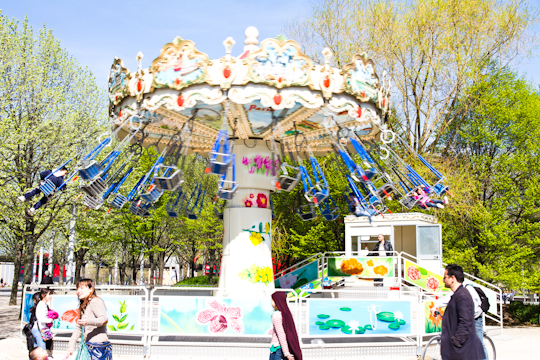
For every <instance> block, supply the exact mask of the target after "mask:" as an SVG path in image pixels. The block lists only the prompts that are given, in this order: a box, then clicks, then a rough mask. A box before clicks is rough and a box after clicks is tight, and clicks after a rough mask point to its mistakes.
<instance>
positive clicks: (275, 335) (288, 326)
mask: <svg viewBox="0 0 540 360" xmlns="http://www.w3.org/2000/svg"><path fill="white" fill-rule="evenodd" d="M272 306H273V308H274V310H275V311H274V313H273V314H272V343H271V347H270V360H281V359H285V358H287V360H302V350H301V349H300V342H299V341H298V334H297V333H296V327H295V326H294V319H293V317H292V314H291V310H289V305H288V304H287V294H286V293H284V292H275V293H273V294H272Z"/></svg>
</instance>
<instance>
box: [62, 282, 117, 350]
mask: <svg viewBox="0 0 540 360" xmlns="http://www.w3.org/2000/svg"><path fill="white" fill-rule="evenodd" d="M77 297H78V298H79V303H80V305H79V319H78V320H77V325H76V327H75V331H74V332H73V335H71V339H70V340H69V344H68V349H67V356H66V359H67V358H68V357H69V356H70V355H71V354H72V353H73V350H74V349H75V343H76V342H77V339H79V338H80V337H81V333H82V334H84V341H85V344H86V346H87V347H88V352H89V354H90V359H91V360H112V345H111V343H110V342H109V337H108V336H107V326H106V325H107V321H108V320H107V309H106V308H105V303H104V302H103V300H102V299H101V298H99V297H98V296H97V294H96V288H95V284H94V281H92V280H91V279H80V280H79V281H77Z"/></svg>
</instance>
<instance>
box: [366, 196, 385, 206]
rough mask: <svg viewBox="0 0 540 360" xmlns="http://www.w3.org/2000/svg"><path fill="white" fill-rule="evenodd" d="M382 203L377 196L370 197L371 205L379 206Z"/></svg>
mask: <svg viewBox="0 0 540 360" xmlns="http://www.w3.org/2000/svg"><path fill="white" fill-rule="evenodd" d="M381 204H382V203H381V199H379V198H378V197H377V196H375V195H373V196H371V197H370V198H369V205H372V206H379V205H381Z"/></svg>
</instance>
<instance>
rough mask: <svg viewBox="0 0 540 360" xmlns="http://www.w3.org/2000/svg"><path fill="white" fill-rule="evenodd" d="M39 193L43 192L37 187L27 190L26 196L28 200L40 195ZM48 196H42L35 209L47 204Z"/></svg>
mask: <svg viewBox="0 0 540 360" xmlns="http://www.w3.org/2000/svg"><path fill="white" fill-rule="evenodd" d="M38 194H41V190H39V188H35V189H34V190H32V191H29V192H27V193H26V194H24V198H25V199H26V200H28V199H31V198H33V197H34V196H36V195H38ZM47 200H48V199H47V197H46V196H42V197H41V199H40V200H39V201H38V202H37V203H35V204H34V209H36V210H37V209H39V208H40V207H42V206H43V205H45V204H46V203H47Z"/></svg>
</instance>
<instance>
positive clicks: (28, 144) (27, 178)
mask: <svg viewBox="0 0 540 360" xmlns="http://www.w3.org/2000/svg"><path fill="white" fill-rule="evenodd" d="M0 74H1V75H0V143H1V144H2V151H1V152H0V165H1V167H0V168H1V170H0V184H1V186H2V194H1V195H0V222H2V223H3V224H4V225H5V226H7V227H8V228H9V229H10V232H11V234H12V236H13V237H14V238H15V239H16V240H17V242H16V244H15V247H16V248H15V249H14V253H15V254H16V256H15V257H14V262H15V270H14V275H15V276H14V280H13V288H12V294H11V299H10V304H12V305H14V304H15V303H16V294H17V285H18V279H19V276H18V275H19V270H20V267H21V265H22V264H24V282H25V283H29V282H30V278H31V269H32V260H33V256H34V247H35V245H36V243H37V241H38V240H39V238H40V237H41V236H42V235H43V234H44V233H45V232H46V231H47V229H48V228H49V227H50V226H51V224H52V223H53V221H54V219H55V218H56V216H58V214H59V213H60V212H62V211H66V210H65V206H66V205H67V204H68V203H69V202H70V201H71V197H72V196H71V195H72V192H71V190H69V186H68V190H67V191H66V192H65V193H64V195H62V196H55V197H54V198H53V199H52V200H51V201H49V202H48V204H47V206H45V207H44V208H43V209H40V210H39V212H38V213H37V214H36V216H34V217H29V216H25V214H24V208H25V207H28V205H26V204H22V203H20V202H18V200H17V197H18V196H20V195H21V194H23V193H24V192H26V191H28V190H31V189H32V188H35V187H36V186H37V185H38V183H39V173H40V171H44V170H47V169H54V168H56V167H57V166H58V165H60V164H62V163H64V162H65V161H66V160H67V159H69V158H70V157H72V156H74V155H75V154H77V153H78V152H79V151H80V150H81V149H83V148H84V146H85V145H86V144H87V143H88V139H91V138H92V137H94V136H95V135H97V134H98V132H99V128H100V125H101V124H103V122H104V120H105V119H106V117H105V116H106V107H105V104H106V103H105V102H104V100H105V97H104V93H103V91H101V90H100V89H98V87H97V86H96V83H95V79H94V77H93V76H92V74H91V72H90V71H89V70H88V69H82V68H81V67H80V66H79V65H78V64H77V62H76V61H75V59H73V57H71V56H70V55H69V54H68V53H67V51H66V50H65V49H63V48H62V47H61V45H60V41H59V40H58V39H56V38H55V37H54V36H53V34H52V31H51V30H48V29H46V28H45V27H43V28H42V29H40V31H39V32H37V33H35V32H34V31H33V30H32V28H31V27H30V26H29V25H28V21H27V20H25V21H24V22H22V23H21V24H20V23H19V22H18V21H16V20H12V19H8V18H7V17H6V16H3V15H0Z"/></svg>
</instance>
